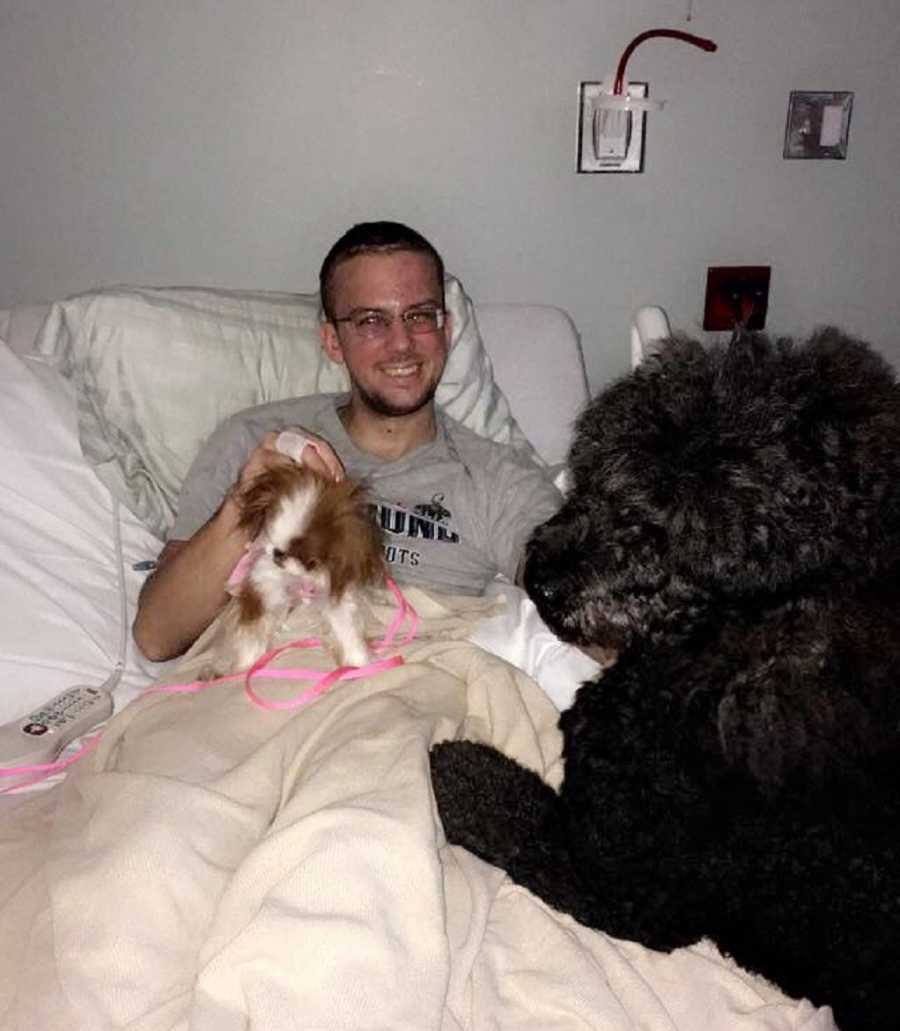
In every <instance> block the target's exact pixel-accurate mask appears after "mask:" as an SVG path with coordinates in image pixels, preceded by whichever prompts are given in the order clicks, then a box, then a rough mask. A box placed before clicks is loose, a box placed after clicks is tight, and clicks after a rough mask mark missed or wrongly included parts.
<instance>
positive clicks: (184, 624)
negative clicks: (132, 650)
mask: <svg viewBox="0 0 900 1031" xmlns="http://www.w3.org/2000/svg"><path fill="white" fill-rule="evenodd" d="M239 512H240V509H239V506H238V503H237V501H236V500H235V499H234V498H233V496H232V495H231V494H229V495H228V497H226V498H225V500H224V501H223V502H222V505H221V507H220V508H219V510H218V512H216V514H215V515H214V516H213V517H212V518H211V519H210V520H209V522H208V523H206V525H205V526H203V527H201V528H200V529H199V530H198V531H197V532H196V533H195V534H194V536H193V537H192V538H191V539H190V540H189V541H169V542H168V543H167V544H166V546H165V547H164V548H163V550H162V551H161V552H160V555H159V559H158V560H157V566H156V570H155V572H154V573H153V574H152V576H150V578H149V579H148V580H147V582H146V583H145V584H144V587H143V589H142V590H141V596H140V599H139V600H138V613H137V617H136V619H135V621H134V628H133V633H134V640H135V643H136V644H137V646H138V648H140V650H141V651H142V652H143V653H144V655H146V657H147V658H148V659H152V660H153V661H154V662H162V661H163V660H165V659H172V658H174V657H175V656H176V655H181V654H182V653H183V652H185V651H187V649H188V648H189V647H190V646H191V645H192V644H193V643H194V641H195V640H196V639H197V638H198V637H199V636H200V634H202V633H203V631H204V630H205V629H206V628H207V627H208V626H209V624H210V623H211V622H212V621H213V620H214V619H215V617H216V616H217V615H218V614H219V612H220V611H221V610H222V608H223V607H224V606H225V603H226V602H227V601H228V594H227V593H226V591H225V583H226V582H227V580H228V577H229V576H230V575H231V571H232V570H233V569H234V567H235V566H236V565H237V562H238V560H239V559H240V557H241V555H242V554H243V553H244V548H245V546H246V544H247V537H246V534H245V533H244V532H243V531H242V530H240V529H239V528H238V525H237V522H238V516H239Z"/></svg>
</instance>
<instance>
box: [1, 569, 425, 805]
mask: <svg viewBox="0 0 900 1031" xmlns="http://www.w3.org/2000/svg"><path fill="white" fill-rule="evenodd" d="M235 572H237V571H236V570H235ZM234 575H235V574H234V573H232V578H233V577H234ZM229 583H230V581H229ZM387 585H388V587H390V589H391V591H392V592H393V595H394V597H395V598H396V599H397V614H396V615H395V616H394V618H393V620H391V624H390V626H389V627H388V628H387V631H386V632H385V635H384V637H383V638H382V639H381V640H380V641H378V642H376V643H375V644H374V645H373V647H372V650H373V651H374V652H376V653H380V652H384V651H387V650H388V649H389V648H391V647H392V646H394V645H395V644H396V645H397V646H402V645H404V644H409V642H410V641H411V640H412V639H413V638H414V637H415V636H416V630H417V629H418V625H419V616H418V613H417V612H416V610H415V609H414V608H413V607H412V605H410V603H409V602H408V601H407V600H406V598H404V596H403V594H402V592H401V591H400V588H399V587H398V586H397V585H396V584H395V583H394V581H393V580H391V579H388V581H387ZM407 622H408V623H409V626H408V627H407V629H406V630H405V632H404V633H403V635H402V636H401V637H400V638H399V640H398V639H397V635H398V634H400V631H401V629H402V627H403V625H404V623H407ZM321 644H322V641H321V639H320V638H318V637H304V638H300V639H298V640H296V641H290V642H289V643H288V644H283V645H281V646H280V647H278V648H272V649H271V650H270V651H268V652H266V653H265V655H262V656H260V658H258V659H257V660H256V662H254V663H253V665H252V666H251V667H250V668H249V669H248V670H246V671H244V672H243V673H232V674H230V675H228V676H225V677H217V678H216V679H215V680H193V681H191V682H190V683H189V684H165V685H163V686H161V687H150V688H147V690H146V691H144V692H143V693H142V694H141V697H142V698H143V697H144V695H148V694H196V693H197V692H199V691H204V690H206V689H207V688H209V687H216V686H218V685H219V684H225V683H229V682H230V681H233V680H240V679H241V678H242V677H243V679H244V693H245V694H246V695H247V697H248V698H249V699H250V701H251V702H253V704H254V705H258V706H259V707H260V708H261V709H268V710H269V711H270V712H279V711H282V710H284V709H298V708H299V707H300V706H301V705H306V704H307V703H308V702H311V701H313V700H314V699H316V698H318V697H319V696H320V695H323V694H324V693H325V692H326V691H327V690H328V689H329V688H330V687H332V686H333V685H334V684H336V683H337V682H338V681H339V680H361V679H363V678H364V677H368V676H371V675H372V674H374V673H381V672H383V671H384V670H387V669H394V668H395V667H396V666H402V665H403V656H402V655H391V656H388V657H386V658H381V659H375V660H374V661H372V662H368V663H366V665H365V666H338V667H337V668H336V669H333V670H330V671H329V672H327V673H323V672H322V671H321V670H320V669H310V668H307V667H303V666H301V667H294V668H289V669H272V668H270V667H269V665H268V664H269V663H270V662H272V661H273V659H276V658H277V657H278V656H279V655H281V654H283V653H284V652H286V651H290V650H291V649H294V648H318V647H319V646H320V645H321ZM260 676H267V677H270V678H271V679H273V680H311V681H313V684H312V686H311V687H308V688H306V690H305V691H301V692H300V694H298V695H294V697H293V698H288V699H286V700H285V701H283V702H269V701H266V699H265V698H263V697H261V696H260V695H259V694H257V692H256V691H255V690H254V689H253V687H252V681H253V678H254V677H260ZM102 736H103V732H102V731H101V732H100V733H98V734H95V735H94V736H93V737H91V738H88V739H87V740H86V741H85V743H84V744H83V745H82V746H81V748H79V749H78V751H77V752H75V753H74V755H70V756H69V758H68V759H58V760H56V761H55V762H52V763H39V764H38V765H35V766H11V767H9V768H7V769H4V770H0V777H21V776H22V775H23V774H29V773H33V774H35V776H34V777H33V778H32V779H31V780H27V781H23V782H22V783H21V784H15V785H14V786H13V787H10V788H4V789H2V790H0V795H4V794H6V793H7V792H9V791H16V790H18V789H19V788H24V787H28V786H29V785H31V784H37V783H39V782H40V781H42V780H45V779H46V778H47V777H50V776H52V775H53V774H54V773H59V772H60V771H61V770H64V769H66V767H67V766H71V764H72V763H74V762H75V761H76V760H78V759H80V758H81V757H82V756H83V755H86V754H87V753H88V752H89V751H91V749H93V748H95V747H96V746H97V744H98V743H99V741H100V738H101V737H102Z"/></svg>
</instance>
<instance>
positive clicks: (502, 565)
mask: <svg viewBox="0 0 900 1031" xmlns="http://www.w3.org/2000/svg"><path fill="white" fill-rule="evenodd" d="M347 400H348V397H347V395H342V394H316V395H313V396H311V397H300V398H290V399H288V400H285V401H273V402H271V403H269V404H264V405H258V406H257V407H255V408H248V409H246V410H245V411H243V412H238V413H237V414H236V415H233V416H231V418H229V419H227V420H226V421H225V422H224V423H223V424H222V425H221V426H220V427H219V428H218V429H217V430H216V431H215V433H213V434H212V436H211V437H210V438H209V440H208V441H207V442H206V444H205V445H204V447H203V448H202V449H201V450H200V453H199V454H198V455H197V458H196V459H195V460H194V463H193V465H192V466H191V468H190V470H189V471H188V474H187V477H186V478H185V481H184V485H183V487H182V491H181V498H180V501H179V505H178V516H177V518H176V520H175V523H174V525H173V527H172V529H171V531H170V533H169V539H170V540H187V539H188V538H189V537H191V536H193V534H194V533H195V532H196V531H197V530H199V529H200V527H201V526H203V524H204V523H206V522H207V520H208V519H209V518H210V517H211V516H212V515H213V514H214V513H215V511H216V510H217V509H218V507H219V505H220V504H221V503H222V498H223V497H224V496H225V493H226V491H227V490H228V489H229V488H230V487H231V486H232V485H233V484H234V482H235V481H236V480H237V477H238V474H239V472H240V470H241V468H242V467H243V465H244V463H245V462H246V460H247V458H248V457H249V456H250V452H251V451H252V450H253V449H254V448H255V447H256V445H257V444H258V443H259V442H260V440H261V439H262V436H263V434H264V433H266V432H268V431H269V430H279V429H283V428H284V427H286V426H300V427H303V428H305V429H307V430H310V431H311V432H313V433H316V434H318V435H319V436H321V437H323V438H324V439H325V440H327V441H328V442H329V443H330V444H331V446H332V447H333V448H334V450H335V451H336V452H337V454H338V455H339V456H340V459H341V461H342V462H343V463H344V467H345V468H346V470H347V473H348V475H350V476H352V477H353V478H354V479H359V480H362V481H364V482H365V483H366V484H367V485H368V487H369V489H370V491H371V494H372V499H373V502H374V504H375V507H376V518H377V521H378V522H379V524H380V525H381V527H382V529H383V530H384V535H385V558H386V559H387V562H388V566H389V570H390V574H391V576H392V577H393V578H394V579H395V580H397V581H398V582H402V583H410V584H417V585H419V586H422V587H432V588H435V589H437V590H441V591H447V592H452V593H458V594H481V593H482V592H483V591H484V589H485V587H486V586H487V584H488V583H489V582H490V581H491V580H492V579H493V578H494V577H495V576H496V575H497V574H498V573H500V574H502V575H504V576H506V577H507V578H509V579H510V580H511V579H513V577H514V576H515V573H516V569H517V566H518V563H519V559H520V557H521V555H522V551H523V549H524V546H525V542H526V541H527V539H528V537H529V535H530V533H531V531H532V530H533V529H534V527H535V526H537V525H538V524H539V523H542V522H544V520H546V519H549V518H550V516H552V515H553V514H554V513H555V512H556V510H557V509H558V508H559V506H560V503H561V497H560V494H559V492H558V491H557V489H556V488H555V487H554V486H553V484H552V482H551V481H550V478H549V475H548V474H547V473H546V472H545V471H544V470H542V469H541V468H539V467H538V466H537V465H536V464H535V463H534V462H532V461H531V459H530V458H529V457H528V456H527V455H525V454H522V453H521V452H519V451H517V450H516V449H514V448H512V447H509V446H507V445H503V444H495V443H494V442H493V441H490V440H485V439H484V438H482V437H479V436H477V435H476V434H475V433H473V432H472V431H471V430H468V429H466V427H464V426H461V425H460V424H459V423H457V422H455V421H454V420H453V419H451V418H450V417H449V416H447V415H445V414H443V413H441V412H440V411H439V410H438V411H437V413H436V414H437V434H436V436H435V438H434V440H432V441H430V442H428V443H427V444H423V445H422V446H421V447H419V448H416V450H415V451H412V452H411V453H410V454H408V455H404V456H403V458H401V459H399V460H398V461H395V462H387V461H384V460H383V459H380V458H376V457H374V456H373V455H370V454H367V453H366V452H364V451H361V450H360V449H359V448H358V447H357V446H356V445H355V444H354V443H353V441H352V440H351V439H350V437H349V436H348V434H347V431H346V430H345V429H344V426H343V423H342V422H341V420H340V418H339V416H338V408H339V407H341V406H342V405H344V404H346V403H347Z"/></svg>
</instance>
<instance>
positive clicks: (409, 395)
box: [322, 251, 451, 416]
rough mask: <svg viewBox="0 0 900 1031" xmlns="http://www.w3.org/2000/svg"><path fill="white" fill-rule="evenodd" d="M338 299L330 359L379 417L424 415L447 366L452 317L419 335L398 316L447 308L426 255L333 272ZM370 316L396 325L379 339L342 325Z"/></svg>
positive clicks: (326, 329)
mask: <svg viewBox="0 0 900 1031" xmlns="http://www.w3.org/2000/svg"><path fill="white" fill-rule="evenodd" d="M332 297H333V300H334V304H333V309H334V317H335V319H336V320H337V321H336V322H335V323H334V324H332V323H327V324H326V325H324V326H323V327H322V344H323V347H324V348H325V353H326V354H327V355H328V357H329V358H331V359H332V360H333V361H336V362H342V363H343V364H344V365H346V366H347V372H348V374H349V376H350V382H351V383H352V385H353V388H354V393H355V395H356V397H357V398H359V399H360V400H362V401H363V403H364V404H365V405H366V406H367V407H368V408H369V409H370V410H371V411H373V412H376V413H378V414H379V415H388V416H402V415H410V414H412V413H413V412H417V411H419V410H420V409H421V408H423V407H425V405H427V404H428V403H429V402H430V401H431V400H432V398H433V397H434V392H435V390H436V389H437V385H438V382H439V380H440V378H441V373H442V372H443V371H444V365H445V363H446V361H447V350H448V342H449V339H450V328H451V327H450V323H449V317H448V320H447V321H446V322H445V323H444V326H443V328H441V329H434V330H432V331H431V332H424V333H413V332H412V331H411V330H410V329H408V328H407V327H406V325H404V323H403V321H402V319H401V318H400V316H401V315H402V314H403V313H404V312H409V311H412V310H416V309H425V310H428V309H435V308H436V309H440V308H442V307H443V289H442V284H441V283H440V281H439V280H438V275H437V270H436V269H435V267H434V263H433V262H432V261H431V259H430V258H429V257H428V255H426V254H418V253H416V252H415V251H393V252H388V253H386V254H378V253H375V254H359V255H357V256H356V257H353V258H349V259H347V260H346V261H344V262H341V263H340V264H339V265H338V266H337V268H336V269H335V270H334V274H333V279H332ZM366 312H381V313H384V314H385V315H387V316H388V317H389V318H391V319H392V321H391V324H390V325H389V326H388V327H387V328H386V330H385V331H384V332H383V333H382V334H381V335H380V336H378V337H377V338H376V339H369V338H367V337H366V335H365V333H363V332H361V331H360V330H359V329H358V328H357V326H356V325H355V324H354V322H353V321H349V322H348V321H340V320H342V319H346V318H347V317H348V316H354V317H357V318H358V317H359V316H360V315H361V314H365V313H366Z"/></svg>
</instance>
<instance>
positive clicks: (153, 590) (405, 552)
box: [134, 222, 561, 660]
mask: <svg viewBox="0 0 900 1031" xmlns="http://www.w3.org/2000/svg"><path fill="white" fill-rule="evenodd" d="M319 285H320V291H321V299H322V311H323V322H322V326H321V337H322V347H323V349H324V351H325V353H326V354H327V355H328V357H329V358H330V359H331V360H332V361H335V362H339V363H341V364H343V365H345V366H346V369H347V373H348V376H349V379H350V392H349V393H348V394H317V395H313V396H310V397H303V398H290V399H288V400H285V401H275V402H272V403H270V404H265V405H260V406H258V407H256V408H251V409H247V410H245V411H243V412H239V413H237V414H236V415H234V416H232V417H231V418H230V419H228V420H227V421H226V422H225V423H223V425H222V426H220V427H219V429H218V430H216V432H215V433H214V434H213V435H212V436H211V437H210V439H209V441H208V442H207V443H206V445H205V446H204V448H203V449H202V450H201V452H200V454H199V455H198V456H197V458H196V460H195V461H194V463H193V465H192V467H191V469H190V471H189V472H188V475H187V478H186V479H185V483H184V486H183V488H182V493H181V498H180V502H179V510H178V516H177V518H176V520H175V524H174V526H173V527H172V531H171V533H170V536H169V540H168V542H167V543H166V545H165V547H164V548H163V550H162V552H161V553H160V556H159V560H158V563H157V569H156V571H155V572H154V574H153V575H152V576H151V577H150V578H149V580H148V581H147V583H146V584H145V587H144V590H143V591H142V593H141V598H140V601H139V605H138V614H137V618H136V619H135V623H134V637H135V641H136V642H137V644H138V646H139V647H140V648H141V650H142V651H143V652H144V654H145V655H146V656H147V657H148V658H151V659H156V660H161V659H168V658H172V657H173V656H175V655H179V654H181V653H182V652H183V651H184V650H186V649H187V648H188V647H189V646H190V645H191V644H192V643H193V641H194V640H195V639H196V638H197V637H198V636H199V635H200V633H202V632H203V630H204V629H205V628H206V627H207V626H208V625H209V623H210V622H211V621H212V620H213V619H214V618H215V616H216V615H217V614H218V612H219V611H220V609H221V608H222V607H223V606H224V604H225V602H226V601H227V600H228V595H227V593H226V591H225V584H226V581H227V580H228V577H229V575H230V573H231V571H232V569H233V568H234V566H235V564H236V563H237V561H238V559H239V558H240V557H241V555H242V554H243V552H244V548H245V546H246V544H247V541H246V538H245V537H244V535H243V533H242V531H241V530H239V529H238V526H237V522H238V516H239V513H240V507H239V506H240V501H239V497H240V488H243V487H244V486H246V485H247V484H248V483H249V482H250V480H252V479H253V477H254V476H256V475H257V474H258V473H260V472H262V471H263V470H265V469H267V468H269V467H271V466H272V465H276V464H278V463H283V462H287V461H291V460H292V459H291V458H288V457H286V456H285V455H283V454H282V453H281V452H280V451H278V450H277V448H276V444H275V442H276V439H277V437H278V434H279V432H280V431H282V430H285V429H292V430H295V431H296V432H298V433H299V434H300V435H301V436H300V437H299V440H300V441H301V443H302V441H304V440H306V441H309V442H310V444H307V446H304V447H302V448H301V450H300V452H299V453H297V454H295V456H294V457H295V458H296V460H298V461H301V462H302V463H303V464H304V465H308V466H309V467H310V468H313V469H316V470H318V471H319V472H322V473H324V474H326V475H329V476H332V477H334V478H336V479H337V478H340V477H342V476H343V475H344V474H345V472H346V473H347V474H349V475H351V476H353V477H354V478H356V479H362V480H365V481H366V483H367V484H368V486H369V488H370V491H371V494H372V497H373V500H374V503H375V509H376V518H377V520H378V522H379V523H380V525H381V527H382V529H383V530H384V534H385V558H386V560H387V563H388V567H389V570H390V573H391V575H392V576H393V577H394V579H395V580H397V581H398V582H399V583H414V584H417V585H419V586H422V587H427V588H432V589H436V590H440V591H445V592H451V593H460V594H480V593H482V592H483V591H484V589H485V587H486V586H487V584H488V583H489V582H490V581H491V580H492V579H493V578H494V577H495V576H497V575H498V574H501V575H505V576H507V577H508V578H510V579H512V578H513V577H514V576H515V573H516V570H517V568H518V564H519V560H520V558H521V555H522V552H523V550H524V546H525V542H526V540H527V539H528V536H529V535H530V533H531V530H532V529H533V528H534V527H535V526H536V525H537V524H538V523H541V522H543V521H544V520H546V519H548V518H549V517H550V516H551V515H552V514H553V513H554V512H555V511H556V509H557V508H558V507H559V505H560V501H561V499H560V496H559V494H558V492H557V490H556V488H555V487H554V486H553V484H552V483H551V482H550V480H549V478H548V477H547V475H546V474H545V472H544V471H543V470H542V469H540V468H539V467H538V466H536V465H535V464H534V463H532V462H531V461H530V460H529V459H528V458H527V457H526V456H525V455H523V454H522V453H521V452H519V451H517V450H515V449H513V448H511V447H508V446H506V445H502V444H495V443H493V442H492V441H488V440H485V439H483V438H481V437H478V436H476V435H475V434H474V433H472V432H471V431H470V430H468V429H466V428H465V427H463V426H461V425H460V424H459V423H457V422H455V421H454V420H453V419H451V418H450V417H449V416H447V415H446V414H444V413H443V412H441V411H440V409H439V408H438V407H437V406H436V405H435V401H434V397H435V391H436V389H437V386H438V383H439V382H440V378H441V374H442V373H443V371H444V365H445V364H446V360H447V352H448V350H449V346H450V339H451V331H452V324H451V319H450V316H449V315H448V313H447V312H446V311H445V309H444V265H443V261H442V260H441V257H440V255H439V254H438V252H437V251H436V250H435V248H434V247H433V246H432V245H431V244H430V243H429V242H428V241H427V240H426V239H425V238H424V237H423V236H421V235H420V234H419V233H417V232H416V231H415V230H413V229H410V228H409V227H408V226H404V225H401V224H400V223H396V222H366V223H362V224H360V225H356V226H354V227H353V228H352V229H350V230H349V231H348V232H347V233H345V234H344V235H343V236H342V237H341V238H340V239H339V240H338V241H337V243H335V245H334V246H333V247H332V248H331V250H330V251H329V252H328V255H327V256H326V258H325V260H324V262H323V263H322V269H321V272H320V277H319Z"/></svg>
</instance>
